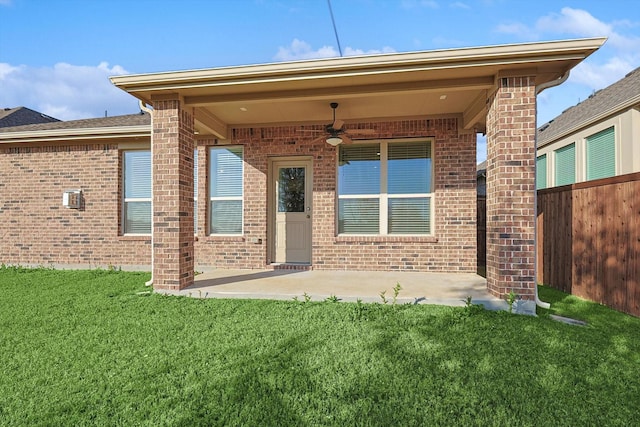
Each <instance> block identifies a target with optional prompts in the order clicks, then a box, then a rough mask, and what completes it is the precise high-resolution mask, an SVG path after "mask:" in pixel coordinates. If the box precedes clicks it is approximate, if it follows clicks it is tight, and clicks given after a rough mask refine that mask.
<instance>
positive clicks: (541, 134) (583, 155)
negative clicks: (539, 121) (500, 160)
mask: <svg viewBox="0 0 640 427" xmlns="http://www.w3.org/2000/svg"><path fill="white" fill-rule="evenodd" d="M632 172H640V68H637V69H635V70H634V71H632V72H630V73H629V74H627V76H626V77H625V78H623V79H622V80H619V81H618V82H616V83H614V84H612V85H611V86H608V87H607V88H605V89H602V90H599V91H598V92H596V93H594V94H593V95H591V96H590V97H589V98H588V99H586V100H584V101H583V102H581V103H579V104H578V105H576V106H574V107H571V108H569V109H567V110H565V111H564V112H563V113H562V114H561V115H559V116H558V117H556V118H555V119H553V120H551V121H550V122H549V123H546V124H544V125H543V126H541V127H540V128H539V129H538V158H537V175H538V177H537V187H538V188H539V189H541V188H548V187H557V186H560V185H568V184H573V183H576V182H583V181H590V180H593V179H599V178H607V177H611V176H616V175H624V174H628V173H632Z"/></svg>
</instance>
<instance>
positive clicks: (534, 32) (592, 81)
mask: <svg viewBox="0 0 640 427" xmlns="http://www.w3.org/2000/svg"><path fill="white" fill-rule="evenodd" d="M629 28H633V24H631V23H630V22H629V21H625V20H623V21H614V22H611V23H607V22H603V21H601V20H599V19H597V18H596V17H594V16H593V15H591V13H589V12H588V11H586V10H582V9H573V8H570V7H564V8H562V9H561V10H560V12H559V13H557V12H553V13H550V14H548V15H545V16H542V17H540V18H539V19H538V20H537V21H536V22H535V24H534V25H533V27H529V26H527V25H525V24H523V23H521V22H512V23H508V24H502V25H500V26H498V27H497V28H496V31H498V32H501V33H505V34H512V35H514V36H517V37H519V38H522V39H527V40H537V39H540V38H541V37H543V36H548V35H551V36H555V35H568V36H571V37H603V36H605V37H607V38H608V40H607V43H606V44H605V45H604V46H603V47H602V48H601V49H600V50H599V51H598V52H597V53H596V54H594V55H593V57H590V58H588V59H587V60H586V61H585V62H582V63H580V64H579V65H578V66H577V67H576V68H575V69H574V70H572V72H571V77H570V79H569V82H572V83H577V84H580V85H584V86H587V87H588V88H590V89H592V90H597V89H602V88H604V87H606V86H608V85H610V84H612V83H614V82H616V81H618V80H620V79H621V78H622V77H624V76H625V74H626V73H628V72H629V71H631V70H633V69H634V68H635V67H637V65H638V62H640V37H635V36H625V35H623V34H621V32H620V31H624V30H625V29H629Z"/></svg>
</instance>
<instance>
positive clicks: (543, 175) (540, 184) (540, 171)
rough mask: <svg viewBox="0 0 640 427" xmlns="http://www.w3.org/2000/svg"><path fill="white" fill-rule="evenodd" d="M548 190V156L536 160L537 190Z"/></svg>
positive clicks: (544, 155)
mask: <svg viewBox="0 0 640 427" xmlns="http://www.w3.org/2000/svg"><path fill="white" fill-rule="evenodd" d="M543 188H547V155H546V154H543V155H542V156H539V157H538V158H537V159H536V190H540V189H543Z"/></svg>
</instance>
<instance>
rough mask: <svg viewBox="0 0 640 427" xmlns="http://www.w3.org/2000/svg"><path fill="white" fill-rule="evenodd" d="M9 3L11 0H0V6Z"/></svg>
mask: <svg viewBox="0 0 640 427" xmlns="http://www.w3.org/2000/svg"><path fill="white" fill-rule="evenodd" d="M10 4H11V0H0V6H9V5H10Z"/></svg>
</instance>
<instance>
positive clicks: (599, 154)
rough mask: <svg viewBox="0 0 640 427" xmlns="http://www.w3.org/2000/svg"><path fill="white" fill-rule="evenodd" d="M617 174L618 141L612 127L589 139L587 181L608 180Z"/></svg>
mask: <svg viewBox="0 0 640 427" xmlns="http://www.w3.org/2000/svg"><path fill="white" fill-rule="evenodd" d="M615 174H616V141H615V132H614V128H613V127H610V128H608V129H605V130H603V131H601V132H598V133H596V134H595V135H591V136H589V137H587V180H588V181H590V180H592V179H600V178H608V177H610V176H615Z"/></svg>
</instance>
